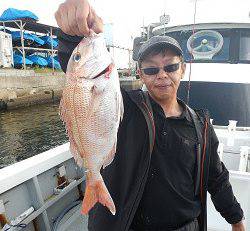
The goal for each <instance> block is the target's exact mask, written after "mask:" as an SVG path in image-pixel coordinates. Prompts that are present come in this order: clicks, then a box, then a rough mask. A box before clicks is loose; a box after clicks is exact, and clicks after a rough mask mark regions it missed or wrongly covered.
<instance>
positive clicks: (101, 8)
mask: <svg viewBox="0 0 250 231" xmlns="http://www.w3.org/2000/svg"><path fill="white" fill-rule="evenodd" d="M62 2H64V0H0V14H2V12H3V11H4V10H6V9H7V8H10V7H12V8H16V9H20V10H30V11H32V12H33V13H35V14H36V15H37V16H38V17H39V22H40V23H44V24H49V25H53V26H57V24H56V21H55V18H54V13H55V11H56V10H57V8H58V6H59V5H60V3H62ZM90 3H91V4H92V5H93V6H94V8H95V9H96V11H97V13H98V14H99V15H100V16H101V17H102V18H103V20H104V22H106V23H113V38H114V39H113V41H114V44H115V45H119V46H123V47H130V48H131V47H132V39H131V37H135V36H138V35H140V32H141V30H140V27H142V25H143V23H144V25H148V24H149V23H152V22H159V18H160V15H163V14H164V13H165V14H168V15H170V24H169V25H179V24H191V23H193V17H194V6H195V4H194V3H195V0H153V1H152V0H151V1H149V0H90ZM249 12H250V0H198V1H197V13H196V23H198V22H248V23H250V17H249V14H250V13H249Z"/></svg>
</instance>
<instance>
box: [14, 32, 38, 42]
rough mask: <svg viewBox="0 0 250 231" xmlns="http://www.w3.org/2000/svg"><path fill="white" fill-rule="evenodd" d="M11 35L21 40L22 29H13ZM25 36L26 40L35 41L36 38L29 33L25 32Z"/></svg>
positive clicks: (16, 39)
mask: <svg viewBox="0 0 250 231" xmlns="http://www.w3.org/2000/svg"><path fill="white" fill-rule="evenodd" d="M11 35H12V40H13V41H19V40H20V39H21V32H20V31H11ZM23 38H24V40H30V41H31V42H34V38H33V37H32V36H31V35H30V34H28V33H23Z"/></svg>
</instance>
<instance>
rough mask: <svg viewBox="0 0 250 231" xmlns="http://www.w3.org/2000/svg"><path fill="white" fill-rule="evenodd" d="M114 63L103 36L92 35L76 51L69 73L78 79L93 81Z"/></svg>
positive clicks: (69, 66)
mask: <svg viewBox="0 0 250 231" xmlns="http://www.w3.org/2000/svg"><path fill="white" fill-rule="evenodd" d="M111 63H112V58H111V55H110V53H109V52H108V50H107V47H106V44H105V39H104V36H103V34H95V33H91V34H90V36H89V37H86V38H83V39H82V40H81V42H80V43H79V44H78V45H77V47H76V48H75V49H74V51H73V53H72V55H71V57H70V60H69V63H68V67H67V72H68V73H71V74H73V75H74V76H76V77H78V78H86V79H92V78H95V77H96V76H97V75H98V74H100V73H101V72H102V71H103V70H105V69H106V68H107V67H108V66H109V65H110V64H111Z"/></svg>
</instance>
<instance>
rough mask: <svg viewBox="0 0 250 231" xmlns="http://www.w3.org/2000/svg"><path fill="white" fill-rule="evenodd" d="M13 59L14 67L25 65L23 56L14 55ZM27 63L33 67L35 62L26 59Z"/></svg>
mask: <svg viewBox="0 0 250 231" xmlns="http://www.w3.org/2000/svg"><path fill="white" fill-rule="evenodd" d="M13 59H14V65H22V64H23V56H22V55H16V54H14V55H13ZM25 63H26V65H32V64H33V62H32V61H30V60H29V59H27V58H25Z"/></svg>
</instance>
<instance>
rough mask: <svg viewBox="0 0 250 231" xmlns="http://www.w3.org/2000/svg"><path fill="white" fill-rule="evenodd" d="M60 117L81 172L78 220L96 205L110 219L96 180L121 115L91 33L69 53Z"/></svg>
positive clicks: (109, 203)
mask: <svg viewBox="0 0 250 231" xmlns="http://www.w3.org/2000/svg"><path fill="white" fill-rule="evenodd" d="M60 115H61V118H62V120H63V122H64V123H65V126H66V130H67V134H68V137H69V141H70V151H71V153H72V155H73V156H74V158H75V160H76V162H77V164H78V165H79V166H82V167H84V168H85V169H86V190H85V195H84V199H83V203H82V214H87V213H88V212H89V210H90V209H91V208H92V207H93V206H94V205H95V204H96V203H97V202H100V203H101V204H103V205H104V206H106V207H107V208H108V209H109V210H110V212H111V213H112V214H113V215H114V214H115V213H116V209H115V205H114V202H113V200H112V198H111V196H110V193H109V192H108V189H107V187H106V186H105V183H104V181H103V179H102V176H101V174H100V169H101V168H102V167H103V168H105V167H106V166H107V165H109V164H110V163H111V162H112V160H113V158H114V155H115V152H116V142H117V131H118V127H119V123H120V120H121V119H122V115H123V101H122V95H121V91H120V84H119V77H118V72H117V70H116V68H115V65H114V63H113V60H112V58H111V55H110V53H109V52H108V50H107V48H106V45H105V40H104V37H103V34H95V33H93V32H92V33H91V35H90V36H89V37H87V38H83V39H82V41H81V42H80V43H79V45H78V46H77V47H76V48H75V50H74V51H73V53H72V55H71V57H70V60H69V62H68V66H67V72H66V85H65V88H64V90H63V94H62V99H61V102H60Z"/></svg>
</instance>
